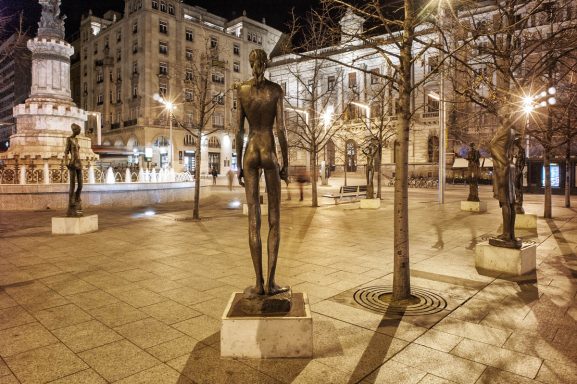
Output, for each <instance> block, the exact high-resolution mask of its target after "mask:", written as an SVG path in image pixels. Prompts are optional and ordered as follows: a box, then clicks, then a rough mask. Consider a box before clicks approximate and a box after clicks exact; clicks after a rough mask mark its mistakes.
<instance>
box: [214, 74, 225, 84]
mask: <svg viewBox="0 0 577 384" xmlns="http://www.w3.org/2000/svg"><path fill="white" fill-rule="evenodd" d="M212 82H213V83H220V84H224V75H223V74H222V73H213V74H212Z"/></svg>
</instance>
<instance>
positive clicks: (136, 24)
mask: <svg viewBox="0 0 577 384" xmlns="http://www.w3.org/2000/svg"><path fill="white" fill-rule="evenodd" d="M137 32H138V21H135V22H134V24H132V33H137Z"/></svg>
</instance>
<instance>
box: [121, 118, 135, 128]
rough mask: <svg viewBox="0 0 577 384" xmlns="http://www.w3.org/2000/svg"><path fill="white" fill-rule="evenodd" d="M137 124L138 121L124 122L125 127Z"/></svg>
mask: <svg viewBox="0 0 577 384" xmlns="http://www.w3.org/2000/svg"><path fill="white" fill-rule="evenodd" d="M137 124H138V119H131V120H125V121H124V126H125V127H132V126H133V125H137Z"/></svg>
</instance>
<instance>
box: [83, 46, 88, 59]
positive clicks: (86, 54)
mask: <svg viewBox="0 0 577 384" xmlns="http://www.w3.org/2000/svg"><path fill="white" fill-rule="evenodd" d="M82 53H83V55H84V60H86V58H87V57H88V49H86V48H84V50H83V51H82Z"/></svg>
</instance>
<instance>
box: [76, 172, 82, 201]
mask: <svg viewBox="0 0 577 384" xmlns="http://www.w3.org/2000/svg"><path fill="white" fill-rule="evenodd" d="M83 183H84V180H83V179H82V169H81V168H77V169H76V185H77V187H76V196H75V197H76V201H77V202H78V201H80V194H81V193H82V186H83Z"/></svg>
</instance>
